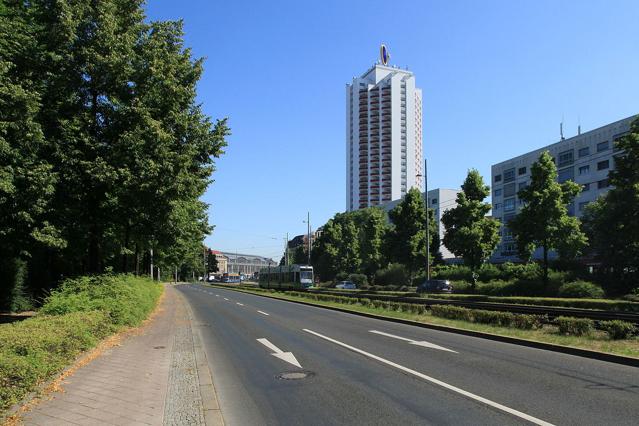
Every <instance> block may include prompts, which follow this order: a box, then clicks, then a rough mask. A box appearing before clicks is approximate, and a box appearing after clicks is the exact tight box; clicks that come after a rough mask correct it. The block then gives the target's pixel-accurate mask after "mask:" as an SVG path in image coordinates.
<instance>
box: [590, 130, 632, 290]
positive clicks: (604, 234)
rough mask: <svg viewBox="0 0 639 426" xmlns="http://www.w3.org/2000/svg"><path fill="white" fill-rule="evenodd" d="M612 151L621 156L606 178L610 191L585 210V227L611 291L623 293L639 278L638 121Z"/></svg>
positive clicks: (617, 158)
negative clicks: (606, 275)
mask: <svg viewBox="0 0 639 426" xmlns="http://www.w3.org/2000/svg"><path fill="white" fill-rule="evenodd" d="M615 148H616V150H619V151H621V153H620V154H619V155H617V156H616V157H615V168H614V170H611V171H610V173H609V175H608V176H609V179H610V184H611V185H612V186H613V188H611V189H610V190H609V191H608V192H607V193H606V194H605V195H604V196H602V197H600V198H599V199H598V200H596V201H595V202H594V203H591V204H590V205H588V206H587V209H586V215H585V217H584V225H585V228H586V230H587V234H588V237H589V238H590V242H591V247H592V249H594V252H595V255H596V256H597V258H598V259H599V260H600V261H601V263H602V266H603V269H604V270H605V272H606V273H607V274H608V275H609V277H610V278H611V279H610V280H608V281H609V283H610V284H609V286H610V287H611V290H612V291H613V292H615V293H626V292H629V291H630V290H632V288H633V287H637V280H638V278H639V217H638V214H639V169H638V168H637V164H639V118H637V119H635V120H634V121H633V123H632V125H631V128H630V132H629V133H628V134H626V135H625V136H623V137H621V138H619V139H617V140H616V141H615Z"/></svg>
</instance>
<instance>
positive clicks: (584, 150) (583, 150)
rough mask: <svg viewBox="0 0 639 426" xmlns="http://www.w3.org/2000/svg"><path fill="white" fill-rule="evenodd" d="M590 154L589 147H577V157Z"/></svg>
mask: <svg viewBox="0 0 639 426" xmlns="http://www.w3.org/2000/svg"><path fill="white" fill-rule="evenodd" d="M587 155H590V147H588V146H586V147H583V148H579V158H581V157H585V156H587Z"/></svg>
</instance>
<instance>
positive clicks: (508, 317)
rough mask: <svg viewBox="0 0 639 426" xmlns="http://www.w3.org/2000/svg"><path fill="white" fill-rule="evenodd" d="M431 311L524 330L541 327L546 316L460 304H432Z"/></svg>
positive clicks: (436, 314) (434, 313) (453, 317)
mask: <svg viewBox="0 0 639 426" xmlns="http://www.w3.org/2000/svg"><path fill="white" fill-rule="evenodd" d="M430 309H431V313H432V314H433V315H435V316H437V317H442V318H448V319H455V320H462V321H469V322H476V323H479V324H490V325H495V326H500V327H514V328H520V329H524V330H531V329H534V328H541V326H542V324H543V322H544V321H546V318H545V317H543V316H540V315H524V314H513V313H510V312H499V311H486V310H483V309H468V308H463V307H460V306H449V305H433V306H431V307H430Z"/></svg>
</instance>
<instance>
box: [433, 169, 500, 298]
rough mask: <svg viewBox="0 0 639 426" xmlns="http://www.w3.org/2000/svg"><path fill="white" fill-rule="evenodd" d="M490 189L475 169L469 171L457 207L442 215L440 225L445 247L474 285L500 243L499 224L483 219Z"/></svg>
mask: <svg viewBox="0 0 639 426" xmlns="http://www.w3.org/2000/svg"><path fill="white" fill-rule="evenodd" d="M489 193H490V188H489V187H488V186H487V185H485V184H484V181H483V179H482V177H481V175H480V174H479V172H478V171H477V170H475V169H471V170H470V171H469V172H468V176H466V180H465V181H464V183H463V185H462V191H461V192H460V193H459V194H458V195H457V206H456V207H453V208H452V209H449V210H447V211H446V212H444V214H443V216H442V222H443V224H444V227H445V228H446V233H445V234H444V245H445V246H446V247H447V248H448V249H449V250H450V251H451V252H453V253H454V254H455V255H456V256H460V257H462V258H463V260H464V265H466V266H467V267H468V268H469V269H470V270H471V273H472V274H471V281H472V283H473V285H475V284H476V283H477V276H476V273H477V271H478V270H479V268H480V267H481V266H482V264H483V263H484V262H485V261H486V260H487V259H488V258H489V257H490V256H491V255H492V253H493V251H495V248H496V247H497V244H498V243H499V233H498V232H499V223H498V222H497V221H495V220H494V219H492V218H488V217H486V214H487V213H488V212H489V211H490V204H489V203H486V202H484V199H485V198H486V197H487V196H488V194H489Z"/></svg>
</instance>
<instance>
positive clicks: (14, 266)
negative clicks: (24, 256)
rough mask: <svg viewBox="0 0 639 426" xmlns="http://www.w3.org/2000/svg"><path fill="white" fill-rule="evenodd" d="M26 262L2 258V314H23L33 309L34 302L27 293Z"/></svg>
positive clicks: (0, 296) (0, 309)
mask: <svg viewBox="0 0 639 426" xmlns="http://www.w3.org/2000/svg"><path fill="white" fill-rule="evenodd" d="M26 272H27V271H26V262H25V261H23V260H20V259H17V258H4V259H2V258H0V274H1V275H0V282H3V286H4V291H2V292H0V312H2V311H8V312H21V311H28V310H30V309H33V300H31V298H30V297H29V295H28V294H27V292H26V291H25V290H26V289H25V282H26V278H27V277H26Z"/></svg>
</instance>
